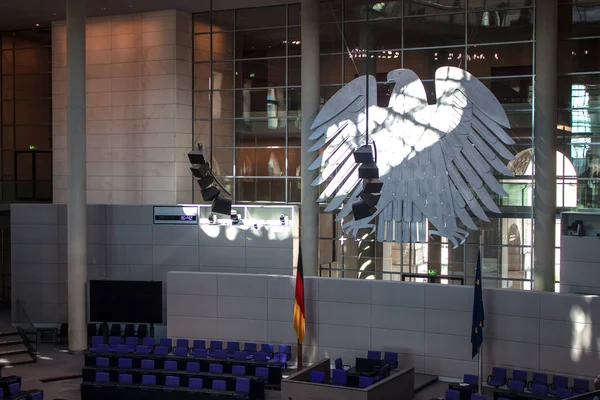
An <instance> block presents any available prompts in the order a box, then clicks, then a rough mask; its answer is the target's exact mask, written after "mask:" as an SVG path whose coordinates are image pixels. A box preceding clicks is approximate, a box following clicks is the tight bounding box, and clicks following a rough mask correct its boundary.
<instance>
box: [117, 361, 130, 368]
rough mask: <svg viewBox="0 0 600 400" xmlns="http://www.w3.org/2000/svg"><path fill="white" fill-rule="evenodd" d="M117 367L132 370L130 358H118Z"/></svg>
mask: <svg viewBox="0 0 600 400" xmlns="http://www.w3.org/2000/svg"><path fill="white" fill-rule="evenodd" d="M117 365H118V367H119V368H123V369H128V368H133V367H132V363H131V358H119V362H118V364H117Z"/></svg>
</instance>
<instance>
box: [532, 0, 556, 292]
mask: <svg viewBox="0 0 600 400" xmlns="http://www.w3.org/2000/svg"><path fill="white" fill-rule="evenodd" d="M535 19H536V24H535V38H536V48H535V67H536V71H535V74H536V76H535V119H534V125H535V128H534V158H535V169H534V171H535V182H534V184H535V191H534V202H533V216H534V233H533V234H534V237H533V239H534V241H533V256H534V261H533V279H534V290H538V291H548V292H553V291H554V258H555V255H554V253H555V240H556V239H555V229H556V104H557V85H558V80H557V73H556V69H557V62H558V59H557V47H558V35H557V32H558V26H557V25H558V4H557V0H544V1H537V2H536V7H535Z"/></svg>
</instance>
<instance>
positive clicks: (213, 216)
mask: <svg viewBox="0 0 600 400" xmlns="http://www.w3.org/2000/svg"><path fill="white" fill-rule="evenodd" d="M215 221H216V218H215V214H213V213H210V215H209V216H208V223H209V224H214V223H215Z"/></svg>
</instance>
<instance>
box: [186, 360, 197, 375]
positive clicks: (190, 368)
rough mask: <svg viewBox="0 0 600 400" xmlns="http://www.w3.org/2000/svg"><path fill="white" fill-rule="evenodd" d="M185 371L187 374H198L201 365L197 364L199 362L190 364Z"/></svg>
mask: <svg viewBox="0 0 600 400" xmlns="http://www.w3.org/2000/svg"><path fill="white" fill-rule="evenodd" d="M185 370H186V371H187V372H192V373H198V372H200V363H197V362H188V363H187V364H186V365H185Z"/></svg>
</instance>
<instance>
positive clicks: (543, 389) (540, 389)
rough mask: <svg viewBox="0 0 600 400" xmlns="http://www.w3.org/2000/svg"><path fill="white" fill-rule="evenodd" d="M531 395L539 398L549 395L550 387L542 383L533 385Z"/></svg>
mask: <svg viewBox="0 0 600 400" xmlns="http://www.w3.org/2000/svg"><path fill="white" fill-rule="evenodd" d="M531 393H533V394H535V395H538V396H546V395H547V394H548V386H546V385H543V384H540V383H535V384H533V385H531Z"/></svg>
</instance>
